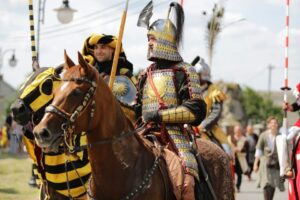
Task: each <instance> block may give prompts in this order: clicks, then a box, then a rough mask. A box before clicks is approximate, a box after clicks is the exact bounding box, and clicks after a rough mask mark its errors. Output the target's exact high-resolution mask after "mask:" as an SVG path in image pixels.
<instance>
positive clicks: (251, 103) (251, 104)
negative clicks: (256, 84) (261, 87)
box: [241, 87, 282, 123]
mask: <svg viewBox="0 0 300 200" xmlns="http://www.w3.org/2000/svg"><path fill="white" fill-rule="evenodd" d="M241 103H242V105H243V107H244V109H245V112H246V116H247V118H248V120H251V121H252V122H253V123H260V122H262V121H265V120H266V119H267V118H268V117H269V116H275V117H276V118H277V119H278V120H279V121H282V120H281V119H282V112H281V108H280V107H278V106H275V105H274V103H273V102H272V100H270V99H268V98H264V97H263V96H261V95H259V94H258V93H257V92H255V91H254V90H253V89H251V88H249V87H246V88H245V89H244V90H243V91H242V102H241Z"/></svg>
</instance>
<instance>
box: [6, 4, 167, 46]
mask: <svg viewBox="0 0 300 200" xmlns="http://www.w3.org/2000/svg"><path fill="white" fill-rule="evenodd" d="M138 2H140V1H136V2H135V3H134V4H137V3H138ZM168 2H169V0H165V1H162V2H160V3H158V4H157V5H156V6H155V7H159V6H161V5H163V4H166V3H168ZM116 5H118V4H114V5H113V6H110V7H109V8H112V7H114V6H116ZM134 8H138V7H137V6H135V7H134ZM106 9H108V8H105V10H106ZM98 12H99V11H98ZM94 13H95V12H94ZM109 13H112V12H109ZM139 13H140V10H138V11H135V12H133V13H132V11H131V14H130V15H129V17H130V16H134V15H136V14H139ZM92 14H93V13H91V14H89V15H92ZM100 15H102V13H101V14H100ZM86 16H87V15H86ZM112 16H113V15H112ZM97 17H99V16H97ZM119 19H120V18H119V17H114V18H110V19H107V20H106V21H103V22H97V23H95V24H93V26H95V25H106V24H110V23H112V22H115V21H117V20H119ZM81 21H83V20H81ZM87 21H90V20H87ZM80 24H84V25H85V26H84V27H80V28H78V27H77V26H78V25H80ZM80 24H79V23H77V24H74V25H72V26H69V27H62V28H60V29H57V30H52V31H47V32H42V33H41V38H44V39H45V38H53V37H59V36H62V35H67V34H73V33H80V32H83V31H86V30H89V29H91V27H90V26H89V25H90V23H85V22H80ZM66 29H73V30H72V31H69V32H66ZM57 32H62V33H57ZM53 33H54V34H53ZM55 33H56V34H55ZM45 35H46V36H45ZM24 38H26V37H25V36H17V37H16V36H15V37H13V38H8V39H7V40H14V41H15V40H21V39H22V40H23V39H24Z"/></svg>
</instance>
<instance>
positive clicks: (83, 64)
mask: <svg viewBox="0 0 300 200" xmlns="http://www.w3.org/2000/svg"><path fill="white" fill-rule="evenodd" d="M78 62H79V65H80V66H81V67H82V68H83V70H84V72H85V73H86V74H87V72H88V70H89V64H88V63H87V62H86V61H85V59H84V58H83V56H82V54H81V53H80V52H79V51H78Z"/></svg>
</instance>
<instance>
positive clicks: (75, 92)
mask: <svg viewBox="0 0 300 200" xmlns="http://www.w3.org/2000/svg"><path fill="white" fill-rule="evenodd" d="M81 94H82V92H81V90H80V89H78V88H76V89H75V90H73V92H72V95H73V96H76V97H78V96H80V95H81Z"/></svg>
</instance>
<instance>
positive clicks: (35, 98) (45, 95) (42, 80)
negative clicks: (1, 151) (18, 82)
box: [11, 66, 62, 125]
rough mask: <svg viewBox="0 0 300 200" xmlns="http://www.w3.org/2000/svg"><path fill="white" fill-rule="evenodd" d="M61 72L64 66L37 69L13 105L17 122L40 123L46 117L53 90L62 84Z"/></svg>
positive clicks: (25, 83) (23, 123) (23, 86)
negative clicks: (45, 113)
mask: <svg viewBox="0 0 300 200" xmlns="http://www.w3.org/2000/svg"><path fill="white" fill-rule="evenodd" d="M61 71H62V66H58V67H56V68H52V67H42V68H35V71H34V72H33V73H32V74H31V75H30V76H29V77H28V78H27V79H26V81H25V82H24V84H23V85H22V87H21V89H20V92H19V95H18V97H17V99H16V100H15V101H14V102H13V103H12V105H11V110H12V113H13V117H14V120H15V121H16V122H18V123H19V124H21V125H26V124H27V123H28V122H30V121H31V120H32V121H33V122H34V123H38V121H39V120H40V119H41V118H42V116H43V115H44V111H45V108H46V106H47V105H49V104H50V102H51V101H52V99H53V90H54V89H55V88H56V87H57V85H59V83H60V78H59V74H60V73H61Z"/></svg>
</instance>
